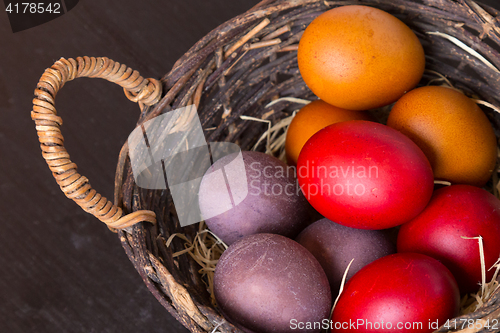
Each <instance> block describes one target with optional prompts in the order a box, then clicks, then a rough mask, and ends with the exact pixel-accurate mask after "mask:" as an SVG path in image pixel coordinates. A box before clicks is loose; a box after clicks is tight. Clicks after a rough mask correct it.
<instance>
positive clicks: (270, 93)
mask: <svg viewBox="0 0 500 333" xmlns="http://www.w3.org/2000/svg"><path fill="white" fill-rule="evenodd" d="M354 4H357V5H368V6H373V7H377V8H380V9H382V10H385V11H387V12H389V13H391V14H393V15H395V16H396V17H398V18H400V19H401V20H402V21H403V22H405V23H406V24H407V25H408V26H409V27H410V28H411V29H413V31H414V32H415V33H416V35H417V37H418V38H419V39H420V41H421V42H422V45H423V46H424V50H425V54H426V70H427V71H426V73H425V74H424V78H423V80H422V84H427V83H428V82H429V81H430V80H431V79H435V78H436V75H435V74H433V72H437V73H440V74H442V75H443V76H445V77H446V78H447V79H448V80H449V81H450V82H451V83H452V84H453V85H454V86H455V87H456V88H458V89H461V90H462V91H464V92H465V93H466V94H467V95H469V96H470V97H472V98H474V99H477V100H481V101H483V104H485V105H490V107H491V106H493V108H494V107H495V106H496V107H497V108H498V106H500V72H499V68H500V13H499V12H498V11H497V10H495V9H493V8H490V7H487V6H484V5H478V4H477V3H475V2H473V1H471V0H414V1H406V0H360V1H350V0H338V1H324V0H288V1H279V0H264V1H262V2H261V3H259V4H258V5H256V6H255V7H254V8H252V9H250V10H249V11H247V12H246V13H243V14H241V15H240V16H237V17H235V18H233V19H232V20H230V21H228V22H226V23H224V24H222V25H221V26H219V27H217V28H216V29H214V30H213V31H211V32H210V33H209V34H208V35H206V36H205V37H204V38H202V39H201V40H200V41H199V42H197V43H196V44H195V45H194V46H193V47H192V48H191V49H190V50H189V51H188V52H187V53H186V54H185V55H184V56H182V57H181V58H180V59H179V60H178V61H177V62H176V63H175V65H174V67H173V69H172V70H171V71H170V72H169V73H168V74H166V75H165V76H164V77H163V78H162V79H161V81H160V82H161V85H162V87H163V92H164V93H163V95H162V98H161V100H159V101H158V100H154V99H153V97H150V96H149V93H143V92H141V89H143V88H144V87H148V86H150V88H151V89H150V90H151V91H153V90H157V89H156V88H155V85H156V81H153V80H152V81H148V80H144V79H142V77H140V80H139V81H137V82H138V83H140V87H139V85H138V84H132V83H133V82H134V80H135V79H132V78H130V79H127V80H126V81H127V82H125V83H126V85H122V86H127V87H128V88H132V94H130V93H129V95H128V96H127V97H129V98H131V99H132V100H134V99H135V100H136V101H137V100H138V99H139V98H137V95H141V96H140V97H145V98H146V99H147V100H148V101H149V103H143V104H141V114H140V117H139V120H138V125H140V124H143V123H144V122H146V121H148V120H150V119H153V118H154V117H156V116H158V115H160V114H162V113H165V112H168V111H170V110H175V109H178V108H181V107H184V106H186V105H190V104H194V105H196V107H197V109H198V114H199V117H200V120H201V124H202V127H203V129H204V133H205V137H206V141H207V142H215V141H219V142H220V141H229V142H235V143H237V144H238V145H239V146H240V147H241V149H242V150H249V149H251V148H252V147H253V145H254V144H255V143H256V141H257V140H258V138H259V137H260V136H261V135H262V133H263V132H264V131H265V130H266V129H267V128H268V124H266V123H259V122H254V121H249V120H247V119H242V118H241V116H242V115H245V116H250V117H254V118H260V119H263V120H268V121H270V122H271V123H272V124H274V123H276V122H278V121H279V120H281V119H283V118H285V117H288V116H290V115H291V114H292V113H293V111H295V110H297V109H299V108H300V104H297V102H295V101H293V99H280V98H283V97H295V98H301V99H308V100H312V99H316V97H315V96H314V95H313V94H312V93H311V92H310V90H309V89H308V88H307V86H306V85H305V83H304V82H303V80H302V78H301V76H300V73H299V70H298V65H297V57H296V55H297V46H298V42H299V39H300V37H301V35H302V33H303V31H304V29H305V28H306V27H307V25H308V24H309V23H310V22H311V21H312V20H313V19H314V18H315V17H316V16H318V15H319V14H321V13H322V12H324V11H326V10H329V9H331V8H334V7H337V6H343V5H354ZM79 61H80V62H81V63H78V62H74V61H73V62H71V63H70V64H69V65H68V66H70V68H73V69H72V72H71V73H68V77H70V79H72V78H74V76H75V75H76V74H75V73H77V72H78V73H81V71H82V68H83V67H85V66H87V63H90V62H92V61H94V62H95V61H96V60H95V58H93V59H89V58H87V59H86V60H79ZM97 61H100V62H102V64H101V67H102V66H104V63H105V62H106V61H107V60H106V59H105V58H104V60H103V59H102V58H99V59H98V60H97ZM94 65H95V63H94ZM98 65H99V64H98ZM108 65H109V64H108ZM118 65H119V64H118ZM97 67H98V69H99V68H101V67H99V66H97ZM110 71H111V70H110ZM102 72H103V71H102V70H101V71H100V72H99V73H97V72H96V73H93V74H92V75H94V76H98V75H99V74H102ZM122 74H123V73H122ZM122 74H120V75H118V76H117V77H115V78H114V80H115V81H121V82H122V83H123V81H124V79H123V76H121V75H122ZM130 75H131V73H129V76H127V77H126V78H128V77H130ZM137 75H138V73H137ZM49 76H50V75H49ZM105 78H107V79H108V80H109V78H108V77H105ZM63 83H64V81H63ZM54 85H58V84H52V86H54ZM127 87H125V88H127ZM49 88H50V87H49ZM42 90H43V89H42ZM53 95H55V93H54V94H53ZM146 95H147V96H146ZM46 98H49V97H46ZM276 99H280V100H279V101H278V102H277V103H274V104H272V105H271V106H268V104H269V103H270V102H271V101H273V100H276ZM52 104H53V103H52ZM148 104H149V105H148ZM484 110H485V112H486V113H487V115H488V117H489V119H490V120H491V122H492V124H493V125H494V127H495V130H496V132H497V136H498V133H499V131H498V129H499V128H500V121H499V120H498V119H500V118H498V117H497V116H496V115H495V113H494V112H493V111H492V110H491V108H485V109H484ZM35 111H36V110H35ZM40 114H42V115H43V114H44V113H43V112H42V113H36V115H35V116H33V117H34V119H35V118H36V117H39V119H38V122H39V123H37V126H41V127H43V126H42V125H43V124H44V122H49V123H50V122H54V121H56V123H57V121H58V119H59V118H57V119H56V118H54V116H52V115H51V116H47V115H45V116H40ZM40 117H41V118H40ZM44 117H45V118H44ZM47 117H49V118H50V119H49V118H47ZM46 118H47V119H46ZM54 119H55V120H54ZM38 124H42V125H38ZM57 124H59V123H57ZM57 127H58V125H57ZM61 138H62V137H61ZM54 140H55V139H54ZM260 148H261V149H262V150H264V149H265V145H264V144H263V145H261V147H260ZM52 150H53V149H52ZM57 153H59V152H57ZM58 158H60V157H58ZM54 159H55V158H54ZM68 161H69V159H68ZM49 165H50V163H49ZM55 168H61V167H60V166H55ZM75 169H76V168H75ZM59 171H60V170H59V169H57V170H55V171H54V170H53V172H54V173H57V172H59ZM61 181H62V182H63V181H64V179H63V180H61ZM60 185H61V184H60ZM115 185H116V186H115V200H114V201H115V202H114V204H115V205H116V206H117V209H116V211H113V213H109V212H110V210H109V209H110V208H109V207H108V206H106V207H108V208H106V209H105V208H104V204H103V207H100V208H101V210H103V211H104V212H103V213H102V214H101V215H103V216H104V215H105V213H106V212H108V213H107V214H108V215H106V216H104V218H103V219H104V220H106V221H107V220H109V219H112V222H111V223H115V224H111V225H110V227H113V228H114V227H117V228H123V227H125V228H123V229H120V230H119V231H118V236H119V239H120V241H121V243H122V245H123V247H124V249H125V251H126V253H127V255H128V257H129V258H130V260H131V261H132V263H133V264H134V266H135V268H136V270H137V271H138V272H139V274H140V275H141V277H142V279H143V281H144V283H145V284H146V285H147V287H148V289H149V290H150V291H151V292H152V293H153V295H154V296H155V297H156V298H157V299H158V301H159V302H160V303H161V304H162V305H163V306H164V307H165V308H166V309H167V310H168V311H169V312H170V313H171V314H172V315H173V316H174V317H176V319H177V320H179V321H180V322H181V323H182V324H183V325H184V326H185V327H187V328H188V329H189V330H190V331H191V332H200V333H201V332H241V331H240V330H239V329H237V328H235V327H234V326H233V325H231V324H230V323H228V322H227V321H226V320H225V319H224V318H223V316H222V315H221V314H220V313H219V311H218V310H217V308H216V307H214V306H213V305H212V302H211V298H210V294H209V292H208V291H207V286H206V281H204V280H203V278H202V277H201V274H200V273H199V269H200V267H199V265H198V264H197V263H196V262H195V260H193V258H191V257H190V256H189V255H187V254H185V255H181V256H176V257H174V256H173V254H174V253H176V252H178V251H181V250H184V249H185V244H184V241H183V240H182V239H180V238H174V239H173V241H172V242H171V243H170V244H169V246H167V244H166V241H167V240H168V239H169V238H170V236H171V235H173V234H176V233H182V234H184V235H185V236H186V237H187V238H188V239H191V240H193V239H194V238H195V236H196V233H197V232H198V231H199V227H198V225H192V226H188V227H180V225H179V221H178V219H177V216H176V212H175V207H174V205H173V201H172V197H171V195H170V193H169V190H168V189H167V190H146V189H142V188H139V187H138V186H137V185H136V184H135V181H134V177H133V175H132V170H131V166H130V160H129V157H128V152H127V146H126V145H125V146H124V148H123V149H122V151H121V153H120V158H119V161H118V165H117V172H116V181H115ZM490 185H491V184H490ZM495 185H496V184H493V185H492V186H495ZM63 187H64V184H62V185H61V188H63ZM87 190H88V189H87ZM82 191H83V190H82ZM67 192H68V195H71V194H74V189H72V190H71V189H70V190H68V191H67ZM84 192H85V191H83V192H82V193H84ZM82 193H80V194H79V195H80V196H81V194H82ZM94 194H95V193H94ZM73 196H74V197H78V195H76V194H75V195H73ZM93 196H94V195H87V197H89V198H90V197H93ZM78 198H80V197H78ZM104 200H105V199H104ZM79 204H80V203H79ZM106 204H107V203H106ZM81 205H82V207H83V208H84V209H86V210H92V209H94V208H95V206H96V205H95V203H94V204H93V203H92V202H90V203H88V202H85V203H82V204H81ZM85 205H86V206H85ZM148 211H152V212H154V214H148V213H147V212H148ZM122 212H123V214H122ZM130 214H132V215H130ZM122 215H123V216H122ZM153 215H156V223H137V224H134V225H133V226H130V225H131V224H132V223H131V222H130V221H131V220H133V223H135V222H137V220H141V221H149V222H153V221H154V216H153ZM127 216H131V217H133V219H131V218H130V217H128V218H127ZM103 219H101V220H103ZM120 219H121V220H120ZM106 221H104V222H106ZM117 221H120V223H118V222H117ZM461 318H472V319H483V320H485V321H486V320H487V319H490V320H491V319H494V318H496V319H499V318H500V293H499V292H496V293H495V294H494V295H493V296H492V297H490V299H489V300H488V301H487V302H486V304H484V305H483V306H482V307H481V308H480V309H479V310H477V311H476V312H474V313H472V314H469V315H466V316H465V317H461ZM439 331H441V332H444V331H447V330H446V329H445V328H441V329H440V330H439ZM455 331H460V328H459V327H458V328H457V329H456V330H455ZM477 331H480V332H487V331H495V330H487V329H483V330H472V331H470V330H469V331H467V332H477ZM463 332H465V331H463Z"/></svg>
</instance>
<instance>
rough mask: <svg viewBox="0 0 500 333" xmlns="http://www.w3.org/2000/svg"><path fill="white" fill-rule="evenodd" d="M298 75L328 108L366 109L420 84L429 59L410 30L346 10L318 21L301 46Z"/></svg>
mask: <svg viewBox="0 0 500 333" xmlns="http://www.w3.org/2000/svg"><path fill="white" fill-rule="evenodd" d="M297 60H298V64H299V70H300V73H301V75H302V77H303V79H304V81H305V83H306V84H307V86H308V87H309V88H310V89H311V90H312V92H313V93H315V94H316V95H317V96H318V97H319V98H321V99H322V100H324V101H325V102H327V103H329V104H333V105H336V106H338V107H341V108H345V109H349V110H368V109H372V108H377V107H380V106H384V105H387V104H390V103H392V102H395V101H396V100H397V99H398V98H400V97H401V96H402V95H403V94H404V93H405V92H406V91H409V90H410V89H412V88H413V87H415V86H416V84H417V83H418V82H419V81H420V79H421V77H422V74H423V72H424V66H425V57H424V51H423V48H422V45H421V44H420V41H419V40H418V38H417V37H416V35H415V34H414V33H413V31H411V29H410V28H409V27H408V26H407V25H405V24H404V23H403V22H401V21H400V20H399V19H397V18H396V17H394V16H392V15H390V14H389V13H386V12H384V11H382V10H380V9H376V8H372V7H367V6H357V5H356V6H342V7H337V8H334V9H331V10H329V11H327V12H324V13H323V14H321V15H319V16H318V17H317V18H316V19H314V20H313V21H312V22H311V24H310V25H309V26H308V27H307V28H306V30H305V31H304V34H303V35H302V37H301V39H300V42H299V49H298V53H297Z"/></svg>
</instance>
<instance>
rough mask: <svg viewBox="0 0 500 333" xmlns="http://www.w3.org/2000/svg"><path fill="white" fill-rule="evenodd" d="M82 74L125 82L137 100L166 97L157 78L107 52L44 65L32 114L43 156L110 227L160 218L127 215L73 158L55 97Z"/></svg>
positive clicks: (64, 185)
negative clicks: (113, 57)
mask: <svg viewBox="0 0 500 333" xmlns="http://www.w3.org/2000/svg"><path fill="white" fill-rule="evenodd" d="M78 77H92V78H102V79H106V80H108V81H110V82H114V83H116V84H118V85H120V86H121V87H123V89H124V92H125V96H127V98H128V99H130V100H131V101H133V102H136V103H140V104H143V105H148V106H149V105H154V104H156V103H158V101H159V100H160V97H161V90H162V86H161V83H160V82H159V81H158V80H155V79H144V78H143V77H142V76H141V75H140V74H139V72H138V71H134V70H132V69H131V68H130V67H127V66H125V65H123V64H120V63H118V62H115V61H113V60H111V59H108V58H106V57H99V58H94V57H78V58H76V60H75V59H71V58H70V59H65V58H61V59H60V60H58V61H56V62H55V63H54V65H52V67H50V68H48V69H46V70H45V72H44V73H43V75H42V76H41V78H40V81H39V83H38V84H37V87H36V89H35V98H34V100H33V110H32V112H31V118H32V119H33V120H34V121H35V125H36V130H37V133H38V138H39V141H40V148H41V150H42V156H43V158H44V159H45V160H46V162H47V164H48V166H49V169H50V170H51V171H52V175H53V176H54V178H55V180H56V181H57V184H58V185H59V187H60V188H61V190H62V191H63V192H64V194H65V195H66V196H67V197H68V198H70V199H72V200H74V201H75V202H76V203H77V204H78V205H79V206H80V207H82V209H83V210H84V211H86V212H88V213H90V214H92V215H94V216H95V217H97V218H98V219H99V220H101V221H102V222H104V223H106V224H107V225H108V227H110V229H123V228H127V227H129V226H131V225H134V224H136V223H138V222H141V221H146V222H151V223H156V215H155V213H154V212H152V211H149V210H142V211H137V212H133V213H131V214H128V215H125V216H124V215H123V211H122V209H121V208H119V207H118V206H116V205H114V204H113V203H112V202H111V201H108V200H107V199H106V198H105V197H103V196H102V195H100V194H99V193H97V191H96V190H94V189H93V188H92V187H91V185H90V183H89V180H88V179H87V178H86V177H85V176H82V175H80V174H79V173H78V172H77V165H76V164H75V163H73V162H72V161H71V160H70V157H69V154H68V152H67V151H66V148H65V147H64V137H63V135H62V133H61V128H60V127H61V125H62V119H61V117H59V116H57V111H56V108H55V97H56V95H57V92H58V91H59V90H60V89H61V88H62V87H63V86H64V84H65V83H66V82H68V81H71V80H73V79H75V78H78Z"/></svg>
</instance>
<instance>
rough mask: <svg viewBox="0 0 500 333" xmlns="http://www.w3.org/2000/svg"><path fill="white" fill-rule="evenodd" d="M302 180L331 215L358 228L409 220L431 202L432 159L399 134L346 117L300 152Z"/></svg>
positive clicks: (311, 198) (315, 201)
mask: <svg viewBox="0 0 500 333" xmlns="http://www.w3.org/2000/svg"><path fill="white" fill-rule="evenodd" d="M297 175H298V179H299V184H300V187H301V189H302V191H303V192H304V194H305V196H306V198H307V199H308V200H309V202H310V203H311V205H312V206H313V207H314V208H315V209H316V210H317V211H318V212H319V213H321V214H322V215H323V216H325V217H326V218H328V219H330V220H332V221H335V222H337V223H339V224H342V225H345V226H348V227H351V228H359V229H387V228H391V227H394V226H397V225H400V224H403V223H405V222H408V221H410V220H411V219H413V218H414V217H415V216H417V215H418V214H419V213H420V212H421V211H422V210H423V209H424V208H425V206H426V205H427V203H428V202H429V200H430V198H431V195H432V190H433V187H434V180H433V174H432V169H431V166H430V164H429V161H428V160H427V158H426V157H425V155H424V153H423V152H422V151H421V150H420V148H418V146H417V145H416V144H415V143H414V142H413V141H411V140H410V139H409V138H408V137H406V136H404V135H403V134H401V133H400V132H398V131H396V130H394V129H392V128H390V127H388V126H385V125H382V124H378V123H374V122H369V121H359V120H354V121H347V122H343V123H337V124H333V125H330V126H328V127H326V128H324V129H322V130H321V131H319V132H318V133H316V134H315V135H314V136H312V137H311V138H310V139H309V140H308V141H307V143H306V144H305V146H304V148H302V151H301V153H300V155H299V159H298V163H297Z"/></svg>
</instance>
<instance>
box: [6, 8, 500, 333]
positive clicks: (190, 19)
mask: <svg viewBox="0 0 500 333" xmlns="http://www.w3.org/2000/svg"><path fill="white" fill-rule="evenodd" d="M257 2H258V1H257V0H164V1H158V0H140V1H132V0H106V1H103V0H80V2H79V3H78V5H77V6H76V7H75V8H74V9H72V10H71V11H69V12H68V13H67V14H65V15H63V16H61V17H59V18H57V19H55V20H53V21H50V22H48V23H45V24H43V25H40V26H37V27H34V28H31V29H28V30H25V31H21V32H17V33H12V31H11V28H10V26H9V21H8V19H7V14H6V13H5V12H3V13H0V332H2V333H3V332H5V333H7V332H8V333H16V332H30V333H38V332H39V333H49V332H50V333H55V332H73V333H80V332H82V333H83V332H85V333H90V332H99V333H100V332H121V333H132V332H133V333H140V332H148V333H154V332H162V333H164V332H187V330H185V329H184V328H183V327H182V326H181V325H180V324H179V323H177V322H176V321H175V320H173V319H172V317H171V316H170V315H169V314H168V313H167V312H166V310H164V309H163V308H162V306H161V305H160V304H159V303H158V302H157V301H156V299H155V298H154V297H153V296H152V295H151V294H150V293H149V291H148V290H147V289H146V287H145V286H144V285H143V283H142V281H141V279H140V277H139V275H138V274H137V272H136V271H135V270H134V268H133V266H132V264H131V263H130V262H129V261H128V258H127V257H126V255H125V253H124V252H123V249H122V248H121V246H120V243H119V241H118V239H117V237H116V235H115V234H113V233H111V232H110V231H109V230H108V229H107V227H106V226H105V225H104V224H103V223H101V222H99V221H98V220H97V219H95V218H94V217H92V216H90V215H88V214H86V213H84V212H83V211H82V210H81V209H80V208H79V207H78V206H77V205H76V204H75V203H73V202H72V201H70V200H68V199H67V198H66V197H65V196H64V195H63V194H62V192H61V191H60V190H59V188H58V186H57V184H56V183H55V181H54V180H53V178H52V176H51V174H50V171H49V170H48V168H47V166H46V164H45V162H44V161H43V159H42V157H41V152H40V149H39V144H38V140H37V136H36V131H35V128H34V124H33V122H32V120H31V118H30V111H31V108H32V105H31V101H32V99H33V90H34V89H35V86H36V83H37V82H38V79H39V78H40V76H41V74H42V73H43V71H44V69H45V68H47V67H49V66H51V65H52V63H53V62H54V61H56V60H58V59H59V58H60V57H77V56H83V55H88V56H106V57H109V58H111V59H113V60H116V61H119V62H121V63H125V64H126V65H128V66H130V67H132V68H134V69H137V70H139V71H140V73H141V74H142V75H143V76H144V77H155V78H160V77H161V76H163V74H165V73H167V72H168V71H169V70H170V69H171V67H172V66H173V64H174V62H175V61H176V60H177V59H178V58H179V57H180V56H181V55H182V54H183V53H184V52H186V51H187V50H188V49H189V48H190V47H191V46H192V45H193V44H194V43H195V42H196V41H197V40H199V39H200V38H201V37H203V36H204V35H205V34H207V33H208V32H209V31H210V30H211V29H213V28H215V27H216V26H218V25H219V24H221V23H223V22H224V21H226V20H228V19H229V18H231V17H233V16H236V15H237V14H239V13H242V12H243V11H245V10H247V9H249V8H251V7H252V6H253V5H255V4H256V3H257ZM483 2H484V3H487V4H489V5H490V6H494V7H496V8H500V1H499V0H483ZM0 9H2V11H4V7H3V6H0ZM56 105H57V109H58V112H59V114H60V115H61V117H62V118H63V120H64V126H63V133H64V135H65V144H66V147H67V149H68V151H69V153H70V154H71V158H72V159H73V161H75V162H76V163H77V164H78V166H79V171H80V172H81V173H82V174H84V175H85V176H87V177H88V178H89V179H90V182H91V184H92V186H93V187H94V188H95V189H97V190H98V191H100V192H101V193H102V194H104V195H105V196H106V197H108V198H112V195H113V183H114V172H115V166H116V160H117V157H118V152H119V150H120V148H121V146H122V144H123V143H124V142H125V140H126V139H127V137H128V135H129V134H130V132H131V131H132V130H133V129H134V125H135V122H136V120H137V117H138V110H139V109H138V106H137V105H136V104H134V103H132V102H130V101H128V100H127V99H126V98H125V96H124V94H123V91H122V89H121V88H120V87H118V86H115V85H113V84H111V83H109V82H106V81H103V80H96V79H78V80H75V81H73V82H70V83H68V84H67V85H66V86H65V87H64V88H63V89H62V91H61V92H60V93H59V95H58V96H57V102H56Z"/></svg>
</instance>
